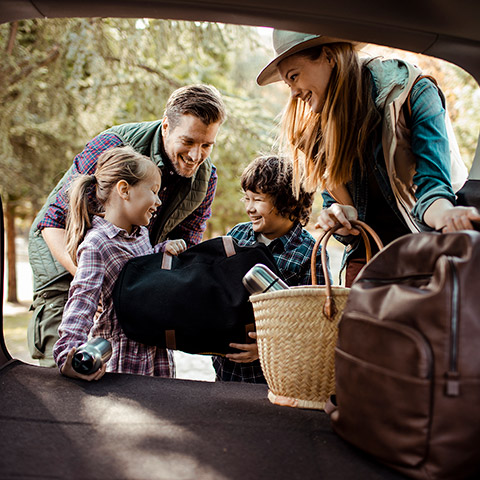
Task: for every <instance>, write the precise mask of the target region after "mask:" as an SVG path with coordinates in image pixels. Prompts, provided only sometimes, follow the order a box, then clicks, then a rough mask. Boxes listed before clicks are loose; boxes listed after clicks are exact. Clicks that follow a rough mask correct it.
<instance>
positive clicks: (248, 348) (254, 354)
mask: <svg viewBox="0 0 480 480" xmlns="http://www.w3.org/2000/svg"><path fill="white" fill-rule="evenodd" d="M248 336H249V337H250V338H253V339H254V340H255V343H230V344H229V346H230V347H232V348H236V349H237V350H243V352H242V353H227V355H225V357H226V358H228V359H229V360H232V361H233V362H236V363H250V362H253V361H254V360H258V346H257V333H256V332H249V333H248Z"/></svg>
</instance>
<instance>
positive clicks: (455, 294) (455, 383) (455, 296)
mask: <svg viewBox="0 0 480 480" xmlns="http://www.w3.org/2000/svg"><path fill="white" fill-rule="evenodd" d="M447 260H448V263H449V265H450V273H451V278H452V299H451V308H450V312H451V313H450V315H451V320H450V358H449V370H448V371H447V372H445V378H446V384H445V394H446V395H448V396H449V397H457V396H458V395H459V394H460V375H459V373H458V365H457V362H458V346H457V345H458V310H459V297H460V287H459V282H458V273H457V269H456V268H455V265H454V263H453V258H452V257H447Z"/></svg>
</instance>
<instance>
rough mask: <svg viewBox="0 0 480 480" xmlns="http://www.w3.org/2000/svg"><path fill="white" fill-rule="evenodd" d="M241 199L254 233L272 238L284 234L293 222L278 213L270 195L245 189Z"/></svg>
mask: <svg viewBox="0 0 480 480" xmlns="http://www.w3.org/2000/svg"><path fill="white" fill-rule="evenodd" d="M243 201H244V203H245V210H246V212H247V215H248V216H249V217H250V220H251V222H252V227H253V231H254V232H255V233H262V234H263V235H265V236H266V237H267V238H269V239H270V240H273V239H275V238H278V237H281V236H282V235H285V234H286V233H288V232H289V231H290V229H291V228H292V226H293V222H292V221H291V220H289V219H288V218H286V217H282V216H281V215H280V214H279V213H278V211H277V209H276V208H275V207H274V205H273V202H272V197H271V196H270V195H268V194H266V193H258V192H252V191H251V190H247V191H246V192H245V196H244V197H243Z"/></svg>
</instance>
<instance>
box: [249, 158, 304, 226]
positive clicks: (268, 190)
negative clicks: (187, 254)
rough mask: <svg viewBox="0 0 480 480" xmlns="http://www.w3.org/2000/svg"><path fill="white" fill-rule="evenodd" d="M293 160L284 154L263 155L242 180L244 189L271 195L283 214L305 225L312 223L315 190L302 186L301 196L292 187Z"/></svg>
mask: <svg viewBox="0 0 480 480" xmlns="http://www.w3.org/2000/svg"><path fill="white" fill-rule="evenodd" d="M292 172H293V167H292V162H291V161H290V160H289V159H287V158H284V157H277V156H273V155H272V156H261V157H257V158H256V159H255V160H253V162H251V163H250V164H249V165H248V166H247V167H246V168H245V170H244V171H243V173H242V176H241V179H240V182H241V185H242V189H243V191H245V192H246V191H247V190H250V191H251V192H257V193H264V194H266V195H270V197H271V199H272V203H273V206H274V207H275V209H276V210H277V212H278V213H279V214H280V215H281V216H282V217H286V218H288V219H290V220H291V221H292V222H297V221H298V222H299V223H300V224H301V225H302V226H305V225H306V224H307V223H308V220H309V218H310V214H311V213H312V204H313V193H307V192H306V191H305V190H304V189H303V187H302V186H300V191H299V195H298V198H296V197H295V195H294V194H293V189H292Z"/></svg>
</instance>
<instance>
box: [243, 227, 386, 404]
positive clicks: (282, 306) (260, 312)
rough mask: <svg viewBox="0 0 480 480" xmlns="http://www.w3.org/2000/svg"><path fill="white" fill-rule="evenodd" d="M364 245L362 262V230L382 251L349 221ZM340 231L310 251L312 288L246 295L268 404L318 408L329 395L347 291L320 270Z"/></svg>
mask: <svg viewBox="0 0 480 480" xmlns="http://www.w3.org/2000/svg"><path fill="white" fill-rule="evenodd" d="M352 223H354V226H355V228H357V229H359V230H360V232H361V234H362V237H363V239H364V241H365V246H366V250H367V260H369V259H370V257H371V253H370V252H371V249H370V242H369V240H368V237H367V234H366V231H368V232H369V233H370V234H371V235H372V236H373V238H374V239H375V241H376V243H377V244H378V245H379V247H380V248H382V244H381V242H380V239H379V238H378V236H377V235H376V234H375V232H374V231H373V230H372V229H371V228H370V227H368V226H367V225H365V224H364V223H363V222H352ZM339 228H341V225H340V224H337V225H336V226H335V227H333V228H332V229H331V230H329V231H328V232H325V234H324V235H322V236H321V237H320V238H319V239H318V240H317V242H316V243H315V248H314V249H313V252H312V259H311V271H312V283H314V285H311V286H310V285H309V286H301V287H292V288H289V289H287V290H277V291H273V292H267V293H260V294H256V295H252V296H251V297H250V300H251V302H252V304H253V311H254V314H255V323H256V330H257V343H258V351H259V357H260V363H261V365H262V370H263V374H264V376H265V379H266V380H267V383H268V387H269V392H268V398H269V399H270V401H271V402H272V403H276V404H279V405H288V406H292V407H301V408H315V409H323V408H324V406H325V402H326V401H327V399H328V398H329V396H330V395H331V394H333V393H334V392H335V365H334V361H335V360H334V350H335V345H336V343H337V333H338V322H339V320H340V317H341V314H342V311H343V308H344V306H345V303H346V301H347V297H348V294H349V292H350V289H349V288H346V287H339V286H332V285H331V284H330V280H329V277H328V273H327V271H326V265H327V256H326V244H327V242H328V239H329V238H330V237H331V235H332V234H333V233H334V232H335V231H336V230H338V229H339ZM322 241H323V248H322V251H321V255H322V267H323V270H324V276H325V281H326V285H325V286H319V285H315V283H316V257H317V252H318V248H319V246H320V244H321V243H322Z"/></svg>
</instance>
